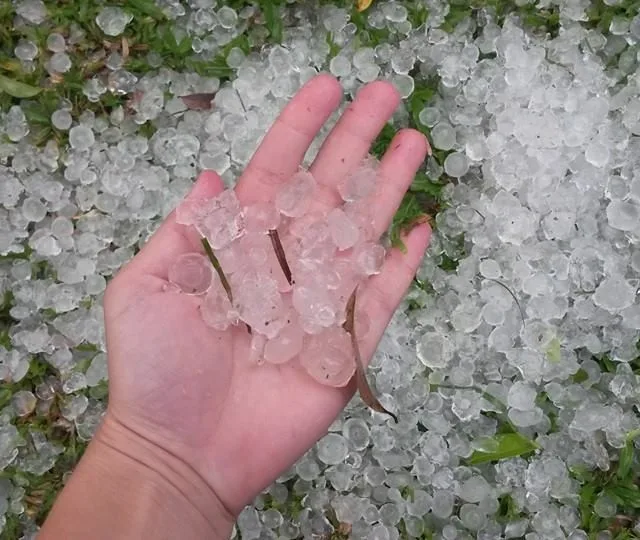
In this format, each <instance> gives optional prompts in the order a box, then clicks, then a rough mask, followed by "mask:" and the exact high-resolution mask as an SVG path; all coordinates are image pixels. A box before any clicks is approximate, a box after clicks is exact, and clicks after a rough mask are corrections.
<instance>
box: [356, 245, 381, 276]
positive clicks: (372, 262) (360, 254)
mask: <svg viewBox="0 0 640 540" xmlns="http://www.w3.org/2000/svg"><path fill="white" fill-rule="evenodd" d="M353 258H354V261H355V266H356V269H357V271H358V272H359V273H360V274H363V275H365V276H373V275H375V274H379V273H380V271H381V269H382V265H383V263H384V258H385V249H384V247H383V246H381V245H380V244H376V243H375V242H365V243H364V244H359V245H358V246H356V248H355V249H354V252H353Z"/></svg>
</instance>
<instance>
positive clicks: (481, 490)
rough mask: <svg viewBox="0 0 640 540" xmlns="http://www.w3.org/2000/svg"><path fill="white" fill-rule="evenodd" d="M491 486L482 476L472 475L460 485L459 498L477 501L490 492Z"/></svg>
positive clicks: (472, 501)
mask: <svg viewBox="0 0 640 540" xmlns="http://www.w3.org/2000/svg"><path fill="white" fill-rule="evenodd" d="M491 491H492V490H491V486H490V485H489V483H488V482H487V481H486V480H485V479H484V478H483V477H482V476H472V477H471V478H469V479H468V480H466V481H465V482H463V483H462V485H461V486H460V498H461V499H462V500H464V501H467V502H470V503H479V502H481V501H482V500H484V499H486V498H487V497H488V496H489V495H490V494H491Z"/></svg>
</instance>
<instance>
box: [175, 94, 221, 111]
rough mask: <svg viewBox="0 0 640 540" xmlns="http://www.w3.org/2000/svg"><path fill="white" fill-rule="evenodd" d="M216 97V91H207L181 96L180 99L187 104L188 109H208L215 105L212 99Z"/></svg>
mask: <svg viewBox="0 0 640 540" xmlns="http://www.w3.org/2000/svg"><path fill="white" fill-rule="evenodd" d="M214 97H215V93H205V94H189V95H187V96H180V99H181V100H182V102H183V103H184V104H185V105H186V106H187V109H190V110H192V111H208V110H209V109H211V108H212V107H213V103H212V101H213V98H214Z"/></svg>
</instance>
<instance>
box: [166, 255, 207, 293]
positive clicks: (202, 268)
mask: <svg viewBox="0 0 640 540" xmlns="http://www.w3.org/2000/svg"><path fill="white" fill-rule="evenodd" d="M168 277H169V282H170V283H173V284H174V285H175V286H177V287H178V288H179V289H180V290H181V291H182V292H184V293H186V294H204V293H206V292H207V290H208V289H209V286H210V285H211V281H212V279H213V266H212V264H211V261H209V259H207V258H206V257H205V256H204V255H201V254H200V253H183V254H182V255H180V256H179V257H178V258H177V259H176V260H175V262H174V263H173V265H172V266H171V268H169V276H168Z"/></svg>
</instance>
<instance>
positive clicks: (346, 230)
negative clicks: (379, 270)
mask: <svg viewBox="0 0 640 540" xmlns="http://www.w3.org/2000/svg"><path fill="white" fill-rule="evenodd" d="M327 223H328V224H329V232H330V233H331V238H332V240H333V242H334V243H335V245H336V247H337V248H338V249H339V250H341V251H343V250H345V249H349V248H351V247H353V246H354V245H355V244H356V242H357V241H358V238H359V237H360V230H359V228H358V226H357V225H356V224H355V223H354V222H353V221H351V219H349V217H348V216H347V215H346V214H345V213H344V211H343V210H342V209H340V208H334V209H333V210H332V211H331V212H329V215H328V216H327Z"/></svg>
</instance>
